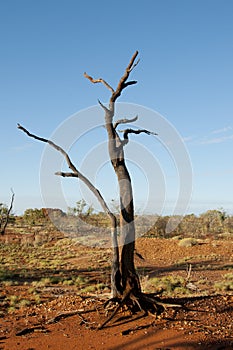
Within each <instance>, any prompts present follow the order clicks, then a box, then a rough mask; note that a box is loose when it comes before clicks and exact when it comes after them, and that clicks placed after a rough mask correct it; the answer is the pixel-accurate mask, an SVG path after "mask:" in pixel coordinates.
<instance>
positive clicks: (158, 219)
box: [18, 208, 233, 238]
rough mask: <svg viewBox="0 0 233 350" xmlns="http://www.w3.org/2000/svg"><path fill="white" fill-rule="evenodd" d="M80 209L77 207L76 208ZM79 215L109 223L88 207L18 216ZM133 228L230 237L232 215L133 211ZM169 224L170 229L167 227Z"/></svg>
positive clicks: (32, 220) (36, 220) (31, 219)
mask: <svg viewBox="0 0 233 350" xmlns="http://www.w3.org/2000/svg"><path fill="white" fill-rule="evenodd" d="M79 209H80V208H79ZM77 216H79V217H82V219H83V220H84V221H86V222H88V223H90V224H93V225H94V226H102V227H106V226H108V225H109V220H108V217H107V215H106V214H105V213H102V212H100V213H98V214H96V213H93V211H92V210H90V208H87V209H86V210H71V208H69V210H68V211H67V213H64V212H63V211H62V210H60V209H45V208H42V209H27V210H26V211H25V212H24V215H23V216H21V217H18V220H20V221H23V222H24V223H27V224H30V225H33V224H41V223H46V222H49V221H50V220H51V219H52V222H55V221H56V220H59V218H60V219H62V220H64V221H66V222H68V221H70V222H72V221H74V220H75V217H77ZM136 228H137V231H138V233H139V235H141V234H143V235H146V236H147V237H148V236H149V237H163V238H170V237H173V236H179V235H181V236H184V237H198V238H200V237H208V236H209V237H211V236H213V238H214V237H215V236H219V237H221V236H223V237H224V235H225V236H226V237H230V236H231V234H233V216H232V215H228V214H227V213H226V212H225V211H224V210H222V209H221V210H208V211H206V212H204V213H203V214H200V215H195V214H189V215H185V216H183V217H180V216H160V215H137V216H136ZM171 228H172V229H171Z"/></svg>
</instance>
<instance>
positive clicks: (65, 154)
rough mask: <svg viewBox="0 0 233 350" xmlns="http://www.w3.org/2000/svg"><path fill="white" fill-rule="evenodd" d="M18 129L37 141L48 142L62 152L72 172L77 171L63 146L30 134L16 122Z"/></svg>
mask: <svg viewBox="0 0 233 350" xmlns="http://www.w3.org/2000/svg"><path fill="white" fill-rule="evenodd" d="M17 126H18V129H20V130H22V131H23V132H25V134H27V135H28V136H29V137H32V138H34V139H36V140H38V141H42V142H45V143H48V144H49V145H50V146H51V147H53V148H55V149H56V150H57V151H58V152H60V153H61V154H63V156H64V157H65V158H66V162H67V164H68V167H69V168H70V169H71V170H72V171H73V172H77V169H76V167H75V166H74V164H73V163H72V162H71V159H70V157H69V156H68V154H67V153H66V152H65V151H64V149H63V148H61V147H60V146H58V145H56V144H55V143H54V142H53V141H51V140H47V139H45V138H43V137H39V136H36V135H34V134H31V133H30V132H29V131H28V130H27V129H25V128H24V127H23V126H21V125H20V124H17Z"/></svg>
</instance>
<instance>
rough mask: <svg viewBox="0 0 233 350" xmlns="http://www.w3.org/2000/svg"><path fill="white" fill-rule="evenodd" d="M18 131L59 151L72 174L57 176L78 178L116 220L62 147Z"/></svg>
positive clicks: (19, 126)
mask: <svg viewBox="0 0 233 350" xmlns="http://www.w3.org/2000/svg"><path fill="white" fill-rule="evenodd" d="M18 129H20V130H22V131H23V132H25V133H26V134H27V135H28V136H29V137H32V138H34V139H36V140H38V141H42V142H45V143H48V144H49V145H50V146H51V147H53V148H55V149H56V150H57V151H59V152H60V153H61V154H62V155H63V156H64V157H65V159H66V162H67V165H68V167H69V168H70V169H71V170H72V173H65V172H57V173H56V175H60V176H63V177H77V178H79V179H80V180H81V181H83V182H84V183H85V184H86V185H87V187H88V188H89V189H90V190H91V191H92V193H93V194H94V195H95V196H96V198H97V199H98V201H99V203H100V204H101V206H102V208H103V209H104V211H105V212H106V213H107V214H108V215H109V216H110V217H111V219H113V220H116V218H115V216H114V214H112V213H111V211H110V209H109V208H108V206H107V204H106V202H105V200H104V199H103V197H102V195H101V194H100V192H99V190H98V189H97V188H96V187H95V186H94V185H93V184H92V183H91V182H90V181H89V180H88V179H87V178H86V177H85V176H84V175H83V174H82V173H81V172H80V171H79V170H78V169H77V168H76V167H75V166H74V164H73V163H72V162H71V159H70V157H69V156H68V154H67V153H66V151H65V150H64V149H63V148H61V147H60V146H58V145H56V144H55V143H54V142H52V141H51V140H47V139H45V138H43V137H39V136H36V135H34V134H32V133H30V132H29V131H28V130H27V129H25V128H24V127H23V126H21V125H20V124H18Z"/></svg>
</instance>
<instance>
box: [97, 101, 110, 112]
mask: <svg viewBox="0 0 233 350" xmlns="http://www.w3.org/2000/svg"><path fill="white" fill-rule="evenodd" d="M98 103H99V105H100V106H101V107H102V108H103V110H104V111H105V112H108V111H109V110H108V108H107V107H105V105H104V104H103V103H102V102H101V101H100V100H98Z"/></svg>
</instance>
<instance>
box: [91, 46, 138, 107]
mask: <svg viewBox="0 0 233 350" xmlns="http://www.w3.org/2000/svg"><path fill="white" fill-rule="evenodd" d="M137 55H138V51H135V53H134V54H133V56H132V58H131V60H130V62H129V64H128V66H127V67H126V70H125V73H124V75H123V76H122V77H121V79H120V81H119V83H118V85H117V88H116V90H114V89H113V88H112V87H111V85H109V84H108V83H107V82H106V81H105V80H104V79H102V78H99V79H94V78H93V77H91V76H90V75H89V74H87V73H86V72H85V73H84V77H85V78H87V79H88V80H90V82H92V83H93V84H96V83H102V84H103V85H105V86H106V87H107V89H109V90H110V91H111V93H112V96H111V98H110V103H114V102H115V101H116V99H117V98H118V97H119V96H120V95H121V93H122V90H123V89H125V88H126V87H127V86H129V85H134V84H137V81H136V80H131V81H127V80H128V78H129V75H130V73H131V72H132V70H133V69H134V68H135V67H136V66H137V64H138V63H139V61H140V60H139V59H138V60H137V61H136V62H135V60H136V57H137Z"/></svg>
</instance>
